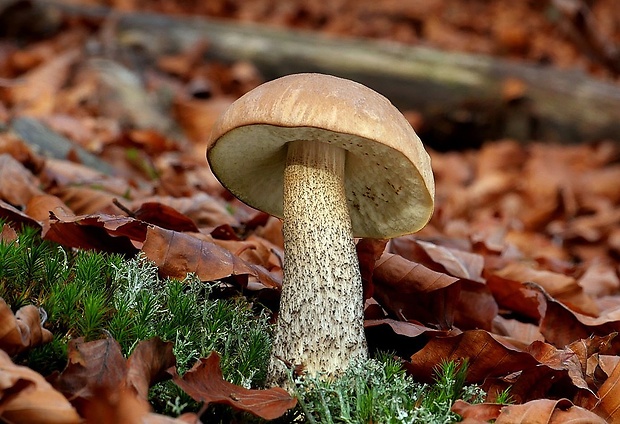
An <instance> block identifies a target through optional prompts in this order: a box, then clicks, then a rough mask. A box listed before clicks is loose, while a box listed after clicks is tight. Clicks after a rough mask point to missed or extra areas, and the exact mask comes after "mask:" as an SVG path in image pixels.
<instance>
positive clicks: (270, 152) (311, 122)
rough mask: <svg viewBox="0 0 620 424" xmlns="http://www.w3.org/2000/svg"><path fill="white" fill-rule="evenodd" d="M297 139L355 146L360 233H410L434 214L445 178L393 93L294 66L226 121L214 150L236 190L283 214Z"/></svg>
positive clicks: (352, 205) (351, 202)
mask: <svg viewBox="0 0 620 424" xmlns="http://www.w3.org/2000/svg"><path fill="white" fill-rule="evenodd" d="M295 140H315V141H320V142H324V143H331V144H333V145H336V146H339V147H341V148H343V149H345V150H347V154H346V165H345V186H346V187H345V188H346V196H347V201H348V207H349V213H350V216H351V224H352V228H353V235H354V236H355V237H371V238H391V237H396V236H400V235H403V234H409V233H413V232H415V231H417V230H419V229H420V228H422V227H424V225H426V223H427V222H428V220H429V219H430V217H431V215H432V212H433V202H434V201H433V198H434V194H435V184H434V180H433V173H432V170H431V164H430V157H429V155H428V153H427V152H426V151H425V150H424V146H423V145H422V142H421V141H420V139H419V138H418V136H417V135H416V133H415V132H414V130H413V128H411V125H410V124H409V122H407V120H406V119H405V118H404V116H403V115H402V114H401V113H400V111H399V110H398V109H396V107H394V106H393V105H392V104H391V103H390V101H389V100H388V99H386V98H385V97H383V96H382V95H380V94H379V93H377V92H375V91H373V90H371V89H370V88H368V87H366V86H364V85H362V84H359V83H356V82H353V81H350V80H346V79H342V78H337V77H333V76H329V75H323V74H294V75H288V76H285V77H282V78H279V79H276V80H273V81H270V82H267V83H265V84H262V85H261V86H259V87H257V88H255V89H254V90H252V91H250V92H248V93H247V94H245V95H244V96H242V97H240V98H239V99H238V100H237V101H236V102H234V103H233V104H232V105H231V106H230V107H229V108H228V109H227V110H226V111H225V112H224V114H223V115H222V116H221V117H220V118H219V119H218V121H217V122H216V123H215V125H214V126H213V129H212V132H211V135H210V137H209V140H208V147H207V157H208V160H209V163H210V165H211V169H212V171H213V173H214V174H215V175H216V177H217V178H218V179H219V180H220V182H221V183H222V184H223V185H224V186H226V187H227V188H228V189H229V190H230V191H231V192H232V193H233V194H234V195H235V196H237V197H238V198H239V199H240V200H242V201H243V202H245V203H247V204H248V205H250V206H252V207H254V208H257V209H260V210H262V211H265V212H267V213H269V214H271V215H274V216H277V217H282V191H283V174H284V167H285V165H286V155H287V148H286V143H288V142H290V141H295Z"/></svg>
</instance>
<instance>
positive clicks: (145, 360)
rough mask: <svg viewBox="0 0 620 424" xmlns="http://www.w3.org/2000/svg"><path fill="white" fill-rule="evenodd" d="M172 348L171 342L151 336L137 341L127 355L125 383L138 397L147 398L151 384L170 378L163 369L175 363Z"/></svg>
mask: <svg viewBox="0 0 620 424" xmlns="http://www.w3.org/2000/svg"><path fill="white" fill-rule="evenodd" d="M172 348H173V344H172V343H171V342H163V341H162V340H160V339H159V338H153V339H149V340H144V341H141V342H140V343H138V345H137V346H136V348H135V349H134V351H133V352H132V353H131V355H130V356H129V359H128V360H127V376H126V377H125V383H126V385H127V386H128V387H132V388H133V389H135V391H136V392H137V394H138V397H139V398H141V399H144V400H147V399H148V391H149V388H150V387H151V386H152V385H154V384H156V383H159V382H161V381H164V380H167V379H169V378H170V375H169V374H168V373H166V372H165V371H166V370H167V369H168V368H170V367H173V366H175V365H176V358H175V357H174V354H173V353H172Z"/></svg>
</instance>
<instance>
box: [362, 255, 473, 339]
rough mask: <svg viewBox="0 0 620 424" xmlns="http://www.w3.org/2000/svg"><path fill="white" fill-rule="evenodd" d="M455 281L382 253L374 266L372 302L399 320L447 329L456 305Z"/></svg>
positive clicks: (452, 278) (423, 267) (399, 257)
mask: <svg viewBox="0 0 620 424" xmlns="http://www.w3.org/2000/svg"><path fill="white" fill-rule="evenodd" d="M458 282H459V279H458V278H455V277H452V276H449V275H447V274H444V273H440V272H436V271H433V270H431V269H429V268H427V267H425V266H423V265H421V264H419V263H415V262H411V261H408V260H407V259H405V258H403V257H402V256H399V255H394V254H391V253H385V252H384V253H383V255H382V256H381V257H380V258H379V260H378V261H377V262H376V264H375V269H374V273H373V286H374V297H375V299H376V300H377V301H378V302H379V304H381V306H383V308H384V309H386V310H387V311H388V312H389V313H390V314H393V315H394V316H395V317H397V318H398V319H399V320H402V321H408V320H417V321H420V322H422V323H429V324H433V325H437V326H438V328H439V329H449V328H451V327H452V323H453V322H454V308H455V305H456V304H457V303H458V298H459V293H460V289H461V288H460V285H459V284H458Z"/></svg>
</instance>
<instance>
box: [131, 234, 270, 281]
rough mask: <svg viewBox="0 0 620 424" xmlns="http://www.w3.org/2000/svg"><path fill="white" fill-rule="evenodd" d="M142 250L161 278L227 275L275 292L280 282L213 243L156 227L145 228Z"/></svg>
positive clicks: (219, 277)
mask: <svg viewBox="0 0 620 424" xmlns="http://www.w3.org/2000/svg"><path fill="white" fill-rule="evenodd" d="M142 251H143V252H144V253H145V255H146V256H147V258H149V259H150V260H152V261H153V262H154V263H155V264H156V265H157V266H158V268H159V271H160V272H161V273H163V274H164V275H167V276H170V277H173V278H185V277H186V276H187V274H188V273H194V274H196V275H197V276H198V277H199V278H200V279H201V280H203V281H215V280H219V279H223V278H227V277H231V276H251V277H253V278H255V279H256V280H257V281H258V282H259V283H260V284H261V286H262V288H268V289H276V290H279V288H280V287H281V282H280V281H278V280H276V279H275V278H274V276H273V275H271V274H270V273H269V272H267V271H266V270H265V269H264V268H262V267H261V266H258V265H253V264H250V263H248V262H246V261H244V260H242V259H240V258H238V257H237V256H235V255H233V254H232V253H231V252H230V251H228V250H226V249H224V248H222V247H220V246H218V245H216V244H215V243H213V242H209V241H206V240H202V239H200V238H197V237H195V236H193V235H191V234H187V233H179V232H175V231H171V230H166V229H163V228H159V227H153V226H150V227H148V229H147V233H146V240H145V242H144V245H143V246H142Z"/></svg>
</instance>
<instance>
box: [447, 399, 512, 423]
mask: <svg viewBox="0 0 620 424" xmlns="http://www.w3.org/2000/svg"><path fill="white" fill-rule="evenodd" d="M502 407H503V405H500V404H497V403H478V404H474V405H472V404H470V403H467V402H465V401H464V400H461V399H458V400H457V401H456V402H454V404H452V408H451V411H452V412H455V413H457V414H459V415H460V416H461V417H463V418H465V419H470V420H475V421H476V422H482V423H486V422H489V421H491V420H494V419H496V418H497V417H498V416H499V414H500V410H501V409H502ZM472 422H474V421H472Z"/></svg>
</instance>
